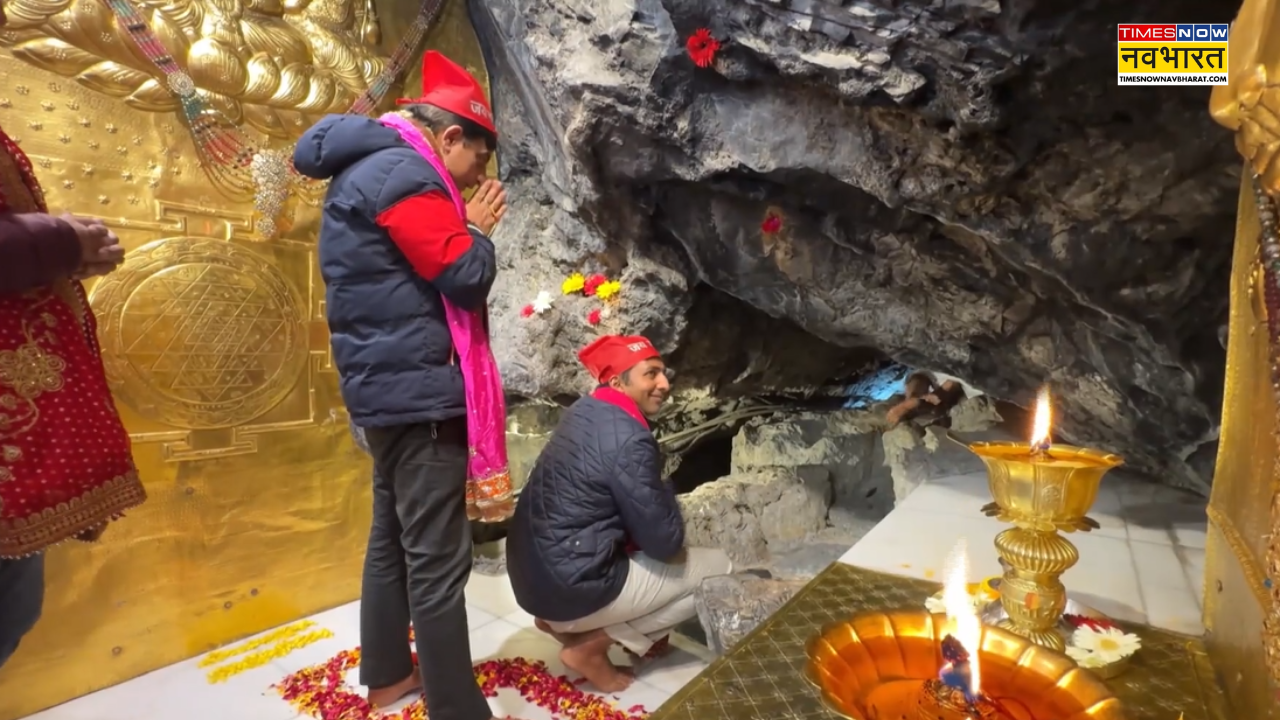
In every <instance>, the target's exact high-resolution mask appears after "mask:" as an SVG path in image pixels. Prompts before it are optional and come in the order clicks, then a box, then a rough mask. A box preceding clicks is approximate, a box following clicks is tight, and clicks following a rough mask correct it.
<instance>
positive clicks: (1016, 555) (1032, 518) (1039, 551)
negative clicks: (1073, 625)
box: [969, 442, 1123, 652]
mask: <svg viewBox="0 0 1280 720" xmlns="http://www.w3.org/2000/svg"><path fill="white" fill-rule="evenodd" d="M969 449H970V450H972V451H973V452H974V454H976V455H977V456H978V457H980V458H982V461H983V462H984V463H986V466H987V481H988V484H989V486H990V488H991V496H992V498H994V499H995V502H993V503H990V504H988V505H987V506H986V507H984V508H983V512H984V513H986V514H987V515H989V516H992V517H996V518H998V519H1000V520H1003V521H1005V522H1009V523H1012V524H1013V525H1014V527H1012V528H1010V529H1008V530H1005V531H1003V532H1001V533H1000V534H999V535H997V536H996V542H995V545H996V552H998V553H999V554H1000V557H1001V559H1003V560H1004V565H1005V568H1006V569H1005V573H1004V578H1003V580H1002V581H1001V583H1000V604H1001V605H1002V606H1003V607H1004V611H1005V614H1006V615H1007V616H1008V617H1007V619H1005V620H1003V621H1002V622H1001V623H1000V625H1001V627H1004V628H1005V629H1008V630H1011V631H1012V632H1014V633H1017V634H1018V635H1021V636H1022V637H1025V638H1027V639H1028V640H1030V641H1031V642H1034V643H1036V644H1037V645H1041V646H1043V647H1048V648H1051V649H1053V650H1057V651H1060V652H1061V651H1062V650H1064V649H1065V642H1064V639H1063V637H1062V635H1061V633H1060V632H1059V631H1058V621H1059V620H1061V619H1062V613H1063V610H1064V609H1065V608H1066V606H1067V589H1066V587H1064V586H1063V584H1062V573H1064V572H1066V571H1067V570H1069V569H1070V568H1071V567H1072V566H1073V565H1075V564H1076V563H1077V562H1079V561H1080V551H1079V550H1077V549H1076V546H1075V545H1072V544H1071V543H1070V542H1069V541H1068V540H1067V539H1066V538H1064V537H1062V535H1061V534H1060V533H1061V532H1064V531H1065V532H1075V531H1077V530H1081V531H1085V532H1088V531H1089V530H1092V529H1093V528H1096V527H1097V526H1098V525H1097V523H1096V522H1094V521H1093V520H1091V519H1089V518H1088V517H1086V515H1085V514H1086V513H1087V512H1089V508H1091V507H1092V506H1093V503H1094V500H1095V499H1097V496H1098V486H1099V485H1100V484H1101V482H1102V476H1103V475H1105V474H1106V473H1107V471H1108V470H1110V469H1112V468H1114V467H1116V466H1118V465H1120V464H1122V463H1123V460H1121V459H1120V458H1119V457H1118V456H1116V455H1112V454H1109V453H1103V452H1099V451H1096V450H1089V449H1085V448H1076V447H1070V446H1063V445H1057V446H1054V447H1052V448H1050V449H1049V450H1047V451H1044V452H1042V453H1038V454H1033V453H1032V450H1031V446H1030V445H1028V444H1026V443H1007V442H1006V443H974V444H972V445H970V446H969Z"/></svg>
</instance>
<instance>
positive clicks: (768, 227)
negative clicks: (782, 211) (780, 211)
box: [760, 213, 782, 235]
mask: <svg viewBox="0 0 1280 720" xmlns="http://www.w3.org/2000/svg"><path fill="white" fill-rule="evenodd" d="M781 229H782V216H781V215H775V214H774V213H769V214H768V215H765V216H764V221H763V222H761V223H760V232H762V233H764V234H765V235H773V234H774V233H776V232H778V231H779V230H781Z"/></svg>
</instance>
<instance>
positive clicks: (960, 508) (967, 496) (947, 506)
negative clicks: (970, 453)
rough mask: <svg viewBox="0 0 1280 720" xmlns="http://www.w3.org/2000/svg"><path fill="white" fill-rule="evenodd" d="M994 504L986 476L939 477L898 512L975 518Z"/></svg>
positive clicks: (904, 504) (927, 484)
mask: <svg viewBox="0 0 1280 720" xmlns="http://www.w3.org/2000/svg"><path fill="white" fill-rule="evenodd" d="M989 502H991V491H990V490H989V489H988V486H987V475H986V473H978V474H969V475H953V476H950V477H942V478H937V479H935V480H930V481H929V482H927V483H925V484H924V485H921V486H920V487H918V488H916V489H915V490H914V491H913V492H912V493H911V494H910V495H908V496H907V497H906V498H905V499H904V500H903V501H902V502H900V503H898V505H897V507H896V508H895V509H897V510H923V511H925V512H937V513H947V514H956V515H973V514H976V513H978V512H979V511H980V510H981V509H982V506H983V505H986V504H987V503H989Z"/></svg>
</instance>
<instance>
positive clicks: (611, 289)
mask: <svg viewBox="0 0 1280 720" xmlns="http://www.w3.org/2000/svg"><path fill="white" fill-rule="evenodd" d="M620 290H622V283H620V282H618V281H617V280H610V281H608V282H603V283H600V287H597V288H596V297H598V298H600V299H601V300H608V299H609V298H613V297H617V295H618V292H619V291H620Z"/></svg>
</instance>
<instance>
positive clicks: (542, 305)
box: [533, 290, 554, 315]
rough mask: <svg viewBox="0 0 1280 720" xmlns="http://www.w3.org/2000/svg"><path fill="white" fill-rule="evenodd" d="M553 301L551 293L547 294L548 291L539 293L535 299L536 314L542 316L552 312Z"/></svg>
mask: <svg viewBox="0 0 1280 720" xmlns="http://www.w3.org/2000/svg"><path fill="white" fill-rule="evenodd" d="M553 300H554V298H552V297H551V293H549V292H547V291H546V290H543V291H542V292H540V293H538V296H537V297H535V298H534V299H533V312H534V314H536V315H541V314H542V313H544V312H546V311H548V310H550V309H551V303H552V301H553Z"/></svg>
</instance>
